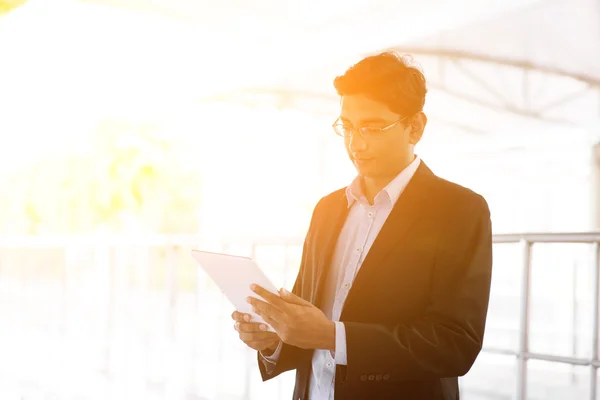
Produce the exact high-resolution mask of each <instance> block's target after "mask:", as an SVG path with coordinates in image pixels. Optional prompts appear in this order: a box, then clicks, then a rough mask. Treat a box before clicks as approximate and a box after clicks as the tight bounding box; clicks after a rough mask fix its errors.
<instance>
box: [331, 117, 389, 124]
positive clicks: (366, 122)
mask: <svg viewBox="0 0 600 400" xmlns="http://www.w3.org/2000/svg"><path fill="white" fill-rule="evenodd" d="M340 120H341V121H343V122H348V123H351V121H350V120H349V119H348V118H344V117H340ZM360 122H361V123H360V125H363V124H369V123H385V122H386V120H385V119H383V118H366V119H363V120H361V121H360Z"/></svg>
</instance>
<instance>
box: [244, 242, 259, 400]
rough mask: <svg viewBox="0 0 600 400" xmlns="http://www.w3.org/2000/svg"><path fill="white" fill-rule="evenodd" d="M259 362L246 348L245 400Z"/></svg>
mask: <svg viewBox="0 0 600 400" xmlns="http://www.w3.org/2000/svg"><path fill="white" fill-rule="evenodd" d="M250 257H251V258H252V259H253V260H256V243H252V250H251V251H250ZM255 362H257V361H256V353H255V352H254V351H249V350H248V349H246V357H245V364H246V370H245V371H244V372H245V375H246V376H245V377H244V399H245V400H250V390H251V388H250V380H251V378H252V374H251V373H250V371H251V368H253V367H254V363H255Z"/></svg>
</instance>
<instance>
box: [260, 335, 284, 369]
mask: <svg viewBox="0 0 600 400" xmlns="http://www.w3.org/2000/svg"><path fill="white" fill-rule="evenodd" d="M282 343H283V342H282V341H281V340H280V341H279V344H278V345H277V348H276V349H275V351H274V352H273V354H271V355H270V356H265V355H263V353H262V352H260V351H259V352H258V353H259V354H260V356H261V358H262V359H263V360H264V361H267V362H268V363H269V364H276V363H277V360H278V359H279V354H281V347H282Z"/></svg>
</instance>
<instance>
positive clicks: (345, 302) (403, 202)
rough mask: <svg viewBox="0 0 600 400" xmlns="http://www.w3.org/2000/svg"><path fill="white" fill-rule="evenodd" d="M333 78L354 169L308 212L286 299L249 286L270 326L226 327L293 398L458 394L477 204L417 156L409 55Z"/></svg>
mask: <svg viewBox="0 0 600 400" xmlns="http://www.w3.org/2000/svg"><path fill="white" fill-rule="evenodd" d="M334 85H335V88H336V89H337V92H338V94H339V95H340V98H341V113H340V116H339V118H338V119H337V120H336V122H335V123H334V125H333V128H334V130H335V133H337V134H338V135H340V136H342V137H343V138H344V143H345V146H346V149H347V152H348V156H349V157H350V160H351V161H352V162H353V164H354V166H355V167H356V170H357V172H358V177H357V178H356V179H355V180H354V181H353V182H352V183H351V184H350V185H349V186H348V187H347V188H344V189H341V190H338V191H336V192H333V193H331V194H330V195H328V196H325V197H324V198H323V199H321V200H320V201H319V203H318V204H317V206H316V207H315V210H314V212H313V216H312V220H311V223H310V228H309V230H308V234H307V236H306V240H305V242H304V251H303V255H302V263H301V266H300V272H299V273H298V278H297V280H296V283H295V285H294V288H293V290H292V293H288V292H286V291H285V290H283V289H282V290H281V291H280V293H279V296H277V295H273V294H271V293H269V292H266V291H265V290H264V289H262V288H260V287H256V286H254V285H253V290H254V291H255V293H256V294H257V296H256V298H254V297H252V298H249V299H248V301H249V302H250V303H251V304H252V306H253V309H254V310H255V312H256V313H258V314H259V315H261V316H262V317H263V318H264V319H265V321H266V322H267V323H269V324H270V325H272V326H273V328H274V329H275V331H276V333H272V332H266V326H265V325H264V324H256V323H249V322H247V321H248V320H249V319H248V316H246V315H244V314H242V313H239V312H234V313H233V315H232V317H233V319H234V320H235V321H236V324H235V329H236V330H237V331H238V332H239V335H240V338H241V339H242V340H243V341H244V342H245V343H246V344H247V345H248V346H250V347H252V348H253V349H256V350H258V351H259V354H258V364H259V367H260V371H261V374H262V377H263V380H267V379H271V378H274V377H276V376H278V375H279V374H281V373H282V372H285V371H288V370H294V369H295V370H296V386H295V389H294V397H293V398H294V399H298V400H304V399H307V398H308V399H310V400H330V399H335V400H341V399H407V400H420V399H422V400H458V399H459V389H458V378H457V377H458V376H462V375H464V374H466V373H467V371H469V369H470V368H471V366H472V365H473V363H474V361H475V359H476V357H477V355H478V354H479V352H480V350H481V346H482V342H483V334H484V327H485V320H486V314H487V308H488V300H489V290H490V279H491V274H492V239H491V238H492V236H491V222H490V212H489V209H488V205H487V203H486V201H485V200H484V199H483V197H481V196H480V195H478V194H476V193H474V192H472V191H471V190H469V189H466V188H464V187H461V186H459V185H457V184H454V183H451V182H448V181H446V180H444V179H441V178H439V177H437V176H436V175H434V174H433V172H432V171H431V170H430V169H429V168H428V167H427V166H426V165H425V163H424V162H423V161H421V160H420V159H419V157H418V156H416V155H415V153H414V147H415V145H416V144H417V143H418V142H419V140H420V139H421V137H422V135H423V130H424V128H425V125H426V123H427V118H426V116H425V114H424V113H423V105H424V103H425V93H426V85H425V79H424V77H423V75H422V73H421V72H420V70H419V69H417V68H415V67H414V66H412V65H411V64H410V61H409V59H408V58H403V57H399V56H397V55H395V54H394V53H383V54H379V55H375V56H371V57H367V58H365V59H363V60H362V61H360V62H359V63H357V64H356V65H354V66H353V67H351V68H350V69H349V70H348V71H346V73H345V74H344V75H343V76H339V77H337V78H336V79H335V81H334ZM259 297H262V298H263V299H264V300H266V301H261V300H259Z"/></svg>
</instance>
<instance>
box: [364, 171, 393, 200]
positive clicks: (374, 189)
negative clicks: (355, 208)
mask: <svg viewBox="0 0 600 400" xmlns="http://www.w3.org/2000/svg"><path fill="white" fill-rule="evenodd" d="M392 179H394V177H393V176H392V177H386V178H384V177H377V178H369V177H366V176H364V177H363V178H362V179H361V183H362V190H363V193H364V195H365V197H366V198H367V201H368V202H369V204H371V205H373V203H374V202H375V196H377V194H378V193H379V192H381V191H382V190H383V188H384V187H386V186H387V184H388V183H390V182H391V180H392Z"/></svg>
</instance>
